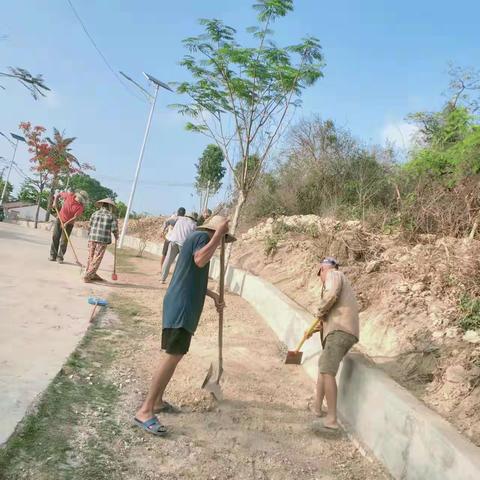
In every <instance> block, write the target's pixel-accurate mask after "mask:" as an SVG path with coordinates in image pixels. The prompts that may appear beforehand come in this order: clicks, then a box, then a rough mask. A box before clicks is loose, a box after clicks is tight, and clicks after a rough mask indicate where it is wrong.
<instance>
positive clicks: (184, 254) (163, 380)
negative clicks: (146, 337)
mask: <svg viewBox="0 0 480 480" xmlns="http://www.w3.org/2000/svg"><path fill="white" fill-rule="evenodd" d="M222 237H225V241H226V242H233V241H234V240H235V238H234V237H233V236H231V235H230V234H229V233H228V219H226V218H224V217H221V216H219V215H216V216H214V217H211V218H210V219H209V221H208V222H207V223H205V224H204V225H202V226H201V227H198V229H197V231H195V232H193V233H192V234H191V235H190V236H189V237H188V238H187V239H186V241H185V243H184V244H183V248H182V250H181V251H180V254H179V257H178V260H177V266H176V267H175V271H174V273H173V277H172V281H171V282H170V286H169V287H168V290H167V293H166V294H165V298H164V299H163V329H162V349H163V350H165V351H166V355H164V356H162V358H161V360H160V364H159V366H158V368H157V371H156V372H155V374H154V376H153V380H152V384H151V387H150V391H149V392H148V395H147V398H146V399H145V401H144V402H143V405H142V406H141V407H140V409H139V410H138V412H137V414H136V416H135V419H134V421H135V423H136V424H137V425H138V426H139V427H141V428H143V429H144V430H146V431H147V432H149V433H152V434H154V435H165V434H166V433H167V429H166V428H165V427H164V426H163V425H161V424H160V422H159V420H158V418H157V417H156V416H155V415H154V412H157V413H158V412H175V411H176V408H175V407H173V406H172V405H170V404H169V403H168V402H165V401H163V393H164V392H165V388H166V387H167V385H168V383H169V382H170V380H171V378H172V376H173V373H174V372H175V368H176V367H177V365H178V363H179V362H180V360H181V359H182V358H183V356H184V355H185V354H186V353H187V352H188V349H189V348H190V341H191V339H192V335H193V334H194V333H195V330H196V329H197V326H198V322H199V320H200V315H201V314H202V310H203V304H204V302H205V296H209V297H211V298H212V299H213V300H214V302H215V306H216V308H217V310H220V309H222V308H224V305H223V304H221V303H220V298H219V296H218V294H217V293H215V292H212V291H210V290H208V288H207V284H208V268H209V264H210V259H211V258H212V256H213V254H214V253H215V250H216V249H217V247H218V246H219V245H220V243H221V241H222Z"/></svg>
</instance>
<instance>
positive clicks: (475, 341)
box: [231, 215, 480, 445]
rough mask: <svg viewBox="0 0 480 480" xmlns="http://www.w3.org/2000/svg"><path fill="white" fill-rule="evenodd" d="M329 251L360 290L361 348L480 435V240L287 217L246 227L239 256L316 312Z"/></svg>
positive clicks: (238, 261)
mask: <svg viewBox="0 0 480 480" xmlns="http://www.w3.org/2000/svg"><path fill="white" fill-rule="evenodd" d="M325 255H333V256H335V257H336V258H337V259H338V260H339V261H340V262H341V264H342V270H343V271H344V272H345V273H346V275H347V276H348V278H350V280H351V281H352V283H353V285H354V288H355V291H356V292H357V295H358V300H359V303H360V306H361V325H362V329H361V341H360V345H359V349H360V350H361V351H363V352H364V353H365V354H366V355H368V356H369V357H370V358H372V359H373V360H374V361H375V362H376V363H377V364H379V365H380V366H381V367H382V368H384V369H385V370H386V371H387V372H388V373H389V374H390V375H391V376H392V377H393V378H394V379H395V380H397V381H398V382H399V383H401V384H402V385H404V386H405V387H406V388H408V389H409V390H410V391H412V392H413V393H414V394H415V395H416V396H417V397H418V398H420V399H422V400H423V401H424V402H425V403H426V404H428V405H429V406H430V407H431V408H433V409H435V410H437V411H438V412H439V413H440V414H441V415H443V416H444V417H446V418H447V419H449V420H450V421H451V422H452V423H453V424H454V425H456V426H457V428H458V429H459V430H460V431H462V432H464V433H465V434H466V435H467V436H468V437H470V438H471V439H472V441H474V442H475V443H476V444H477V445H480V332H479V331H478V330H475V329H478V328H480V323H479V321H480V308H479V307H480V305H479V304H475V303H474V299H475V298H478V297H479V296H480V242H479V241H476V240H471V241H469V240H459V239H455V238H437V237H434V236H423V237H421V238H420V241H419V243H417V244H414V245H412V244H409V243H407V242H406V241H403V240H402V239H401V238H400V237H399V236H395V235H377V234H373V233H371V232H369V231H368V230H367V229H366V228H365V227H364V226H363V225H362V224H361V223H360V222H345V223H341V222H338V221H336V220H334V219H328V218H327V219H325V218H320V217H316V216H314V215H306V216H292V217H279V218H277V219H275V220H273V219H268V220H267V221H266V222H264V223H261V224H259V225H257V226H256V227H253V228H251V229H250V230H248V232H246V233H245V234H244V235H243V236H242V237H241V238H240V239H239V241H238V242H237V243H236V244H235V247H234V249H233V251H232V258H231V262H232V264H233V265H235V266H238V267H240V268H242V269H245V270H248V271H250V272H252V273H254V274H256V275H259V276H262V277H263V278H265V279H267V280H269V281H270V282H272V283H273V284H274V285H276V286H277V287H278V288H280V289H281V290H282V291H284V292H285V293H286V294H287V295H289V296H290V297H291V298H293V299H294V300H295V301H297V302H298V303H299V304H300V305H302V306H303V307H305V308H306V309H308V310H309V311H311V312H312V313H313V312H314V311H315V309H316V305H317V304H318V299H319V294H320V282H319V279H318V277H317V270H318V262H319V260H320V259H321V258H322V257H323V256H325Z"/></svg>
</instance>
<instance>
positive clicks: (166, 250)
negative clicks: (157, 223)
mask: <svg viewBox="0 0 480 480" xmlns="http://www.w3.org/2000/svg"><path fill="white" fill-rule="evenodd" d="M169 244H170V240H165V241H164V242H163V249H162V255H163V256H164V257H166V256H167V252H168V245H169Z"/></svg>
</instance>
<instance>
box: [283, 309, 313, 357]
mask: <svg viewBox="0 0 480 480" xmlns="http://www.w3.org/2000/svg"><path fill="white" fill-rule="evenodd" d="M319 321H320V319H318V318H315V320H314V321H313V323H312V324H311V325H310V327H309V329H308V330H307V331H306V332H305V333H304V335H303V337H302V339H301V340H300V343H299V344H298V345H297V348H296V349H295V350H289V351H288V352H287V357H286V358H285V363H286V364H291V365H300V364H301V363H302V357H303V352H301V351H300V349H301V348H302V346H303V344H304V343H305V340H307V339H308V337H310V335H312V334H313V332H314V331H315V329H316V326H317V325H318V322H319Z"/></svg>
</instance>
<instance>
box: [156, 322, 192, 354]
mask: <svg viewBox="0 0 480 480" xmlns="http://www.w3.org/2000/svg"><path fill="white" fill-rule="evenodd" d="M191 341H192V334H191V333H190V332H189V331H188V330H185V329H184V328H164V329H163V330H162V350H165V351H166V352H167V353H169V354H170V355H185V354H186V353H187V352H188V349H189V348H190V342H191Z"/></svg>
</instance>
